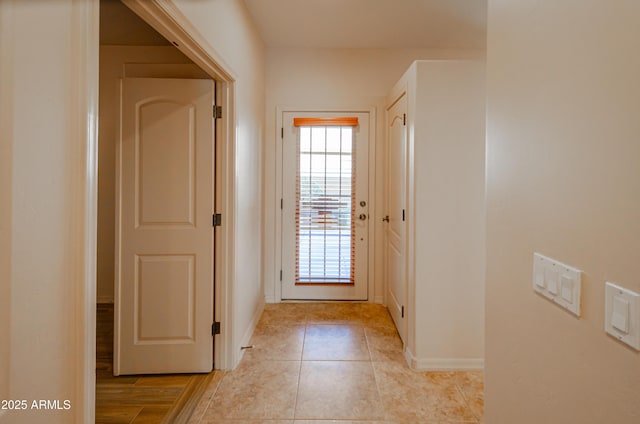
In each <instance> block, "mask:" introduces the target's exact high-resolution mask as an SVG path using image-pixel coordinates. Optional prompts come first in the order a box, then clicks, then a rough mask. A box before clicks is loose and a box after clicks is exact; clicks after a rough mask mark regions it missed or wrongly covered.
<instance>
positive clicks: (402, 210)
mask: <svg viewBox="0 0 640 424" xmlns="http://www.w3.org/2000/svg"><path fill="white" fill-rule="evenodd" d="M402 222H404V209H402Z"/></svg>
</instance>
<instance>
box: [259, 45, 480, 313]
mask: <svg viewBox="0 0 640 424" xmlns="http://www.w3.org/2000/svg"><path fill="white" fill-rule="evenodd" d="M482 57H484V52H481V51H451V50H424V49H296V48H269V49H268V51H267V100H266V107H267V109H266V145H265V146H266V150H265V154H264V166H265V168H264V177H265V180H264V193H265V197H264V222H265V233H264V253H265V256H264V277H263V278H264V281H265V293H264V294H265V297H266V299H267V300H268V301H274V297H275V293H276V286H275V284H276V281H277V284H279V283H280V282H279V278H276V275H278V273H279V270H280V264H279V263H278V264H276V263H275V261H276V252H275V251H274V246H275V240H276V237H279V235H277V234H275V223H276V219H279V204H278V203H279V201H278V202H276V198H275V193H276V191H275V190H276V186H275V184H276V157H275V155H276V143H278V142H279V141H280V137H279V129H276V108H277V107H278V106H287V107H300V108H331V109H336V108H345V109H348V108H354V107H356V108H362V107H367V108H368V107H374V108H375V109H376V115H377V127H376V132H375V134H374V135H373V137H372V140H374V142H375V144H376V152H377V155H376V183H375V184H376V191H377V192H378V193H380V191H381V190H382V187H383V182H384V166H385V165H384V164H385V159H384V151H385V150H384V136H383V134H384V130H383V128H384V127H383V117H384V110H385V109H384V107H385V99H386V96H387V94H388V92H389V90H390V89H391V88H392V87H393V85H394V84H395V82H396V81H397V80H398V79H399V78H400V77H401V76H402V74H403V73H404V71H405V70H406V69H407V68H408V67H409V65H410V64H411V63H412V62H413V61H414V60H416V59H451V58H461V59H463V58H482ZM384 201H385V200H384V198H383V197H382V196H378V197H377V198H376V200H375V202H376V203H375V205H376V211H377V215H376V216H372V217H371V222H372V223H374V224H375V225H376V232H375V234H376V236H375V239H376V241H374V242H371V244H370V246H371V247H373V248H375V249H376V250H375V273H374V278H375V289H374V293H370V294H369V299H370V300H371V301H376V302H382V299H383V290H384V289H383V283H384V271H383V264H384V256H383V249H382V245H381V242H382V240H383V238H384V227H383V226H382V225H381V224H382V221H381V218H382V216H383V214H382V212H383V210H384V207H383V206H384Z"/></svg>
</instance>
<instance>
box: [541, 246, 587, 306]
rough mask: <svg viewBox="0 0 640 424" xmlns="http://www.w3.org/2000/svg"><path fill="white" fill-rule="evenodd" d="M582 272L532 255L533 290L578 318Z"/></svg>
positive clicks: (546, 258)
mask: <svg viewBox="0 0 640 424" xmlns="http://www.w3.org/2000/svg"><path fill="white" fill-rule="evenodd" d="M581 278H582V272H581V271H580V270H578V269H575V268H573V267H571V266H569V265H565V264H563V263H562V262H558V261H556V260H554V259H551V258H548V257H546V256H544V255H541V254H539V253H534V254H533V290H534V291H535V292H536V293H538V294H540V295H542V296H544V297H546V298H547V299H549V300H551V301H552V302H554V303H556V304H557V305H559V306H561V307H562V308H564V309H567V310H568V311H570V312H571V313H573V314H575V315H577V316H580V294H581Z"/></svg>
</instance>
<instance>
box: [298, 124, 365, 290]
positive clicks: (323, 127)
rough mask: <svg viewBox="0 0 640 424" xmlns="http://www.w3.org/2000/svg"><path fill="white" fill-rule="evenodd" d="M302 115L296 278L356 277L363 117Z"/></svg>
mask: <svg viewBox="0 0 640 424" xmlns="http://www.w3.org/2000/svg"><path fill="white" fill-rule="evenodd" d="M352 119H354V118H341V119H339V120H333V121H327V120H313V119H311V120H309V119H305V120H299V121H298V122H295V121H294V122H295V124H296V126H298V127H299V143H298V149H297V155H296V156H297V159H298V166H297V195H296V284H353V283H354V265H353V262H354V258H355V240H354V220H353V215H354V212H355V190H354V187H355V172H354V164H355V161H354V157H355V153H356V152H355V146H354V143H353V125H354V124H355V125H357V119H356V120H355V122H354V121H353V120H352Z"/></svg>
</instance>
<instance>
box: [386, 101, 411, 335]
mask: <svg viewBox="0 0 640 424" xmlns="http://www.w3.org/2000/svg"><path fill="white" fill-rule="evenodd" d="M406 113H407V96H406V94H403V95H402V96H401V97H400V98H399V99H398V100H396V101H395V102H394V103H393V104H392V105H391V106H390V107H389V108H388V109H387V115H386V116H387V122H386V124H387V125H386V126H387V143H388V144H387V214H388V215H387V217H386V218H385V220H386V221H387V307H388V308H389V312H390V313H391V317H392V318H393V321H394V322H395V324H396V327H397V329H398V333H399V334H400V337H401V338H402V340H403V341H405V340H406V332H407V329H406V321H405V305H406V298H407V282H406V242H405V240H406V225H405V208H406V206H405V199H406V158H407V154H406V151H407V127H406Z"/></svg>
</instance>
